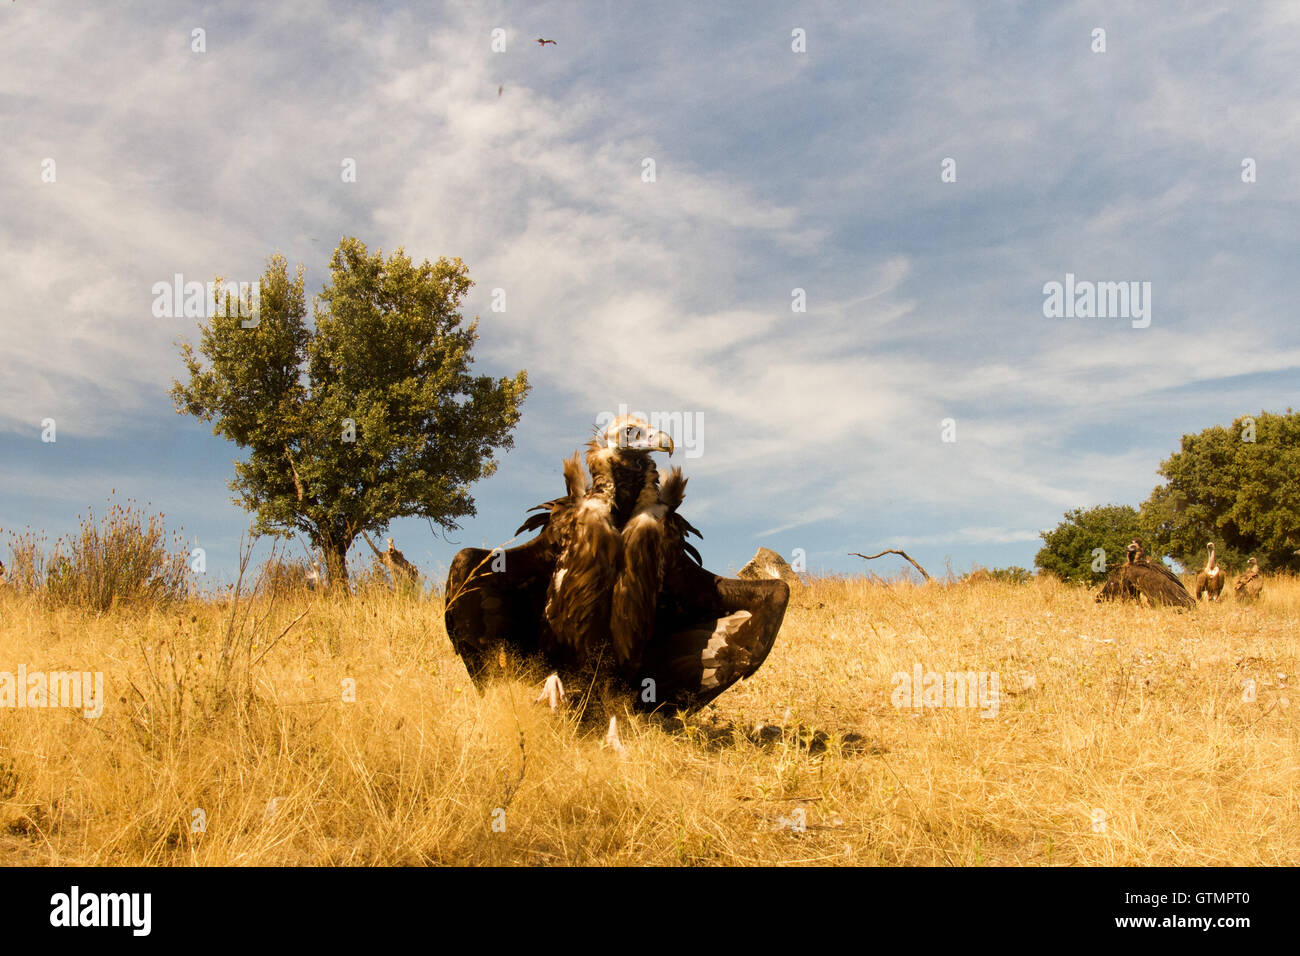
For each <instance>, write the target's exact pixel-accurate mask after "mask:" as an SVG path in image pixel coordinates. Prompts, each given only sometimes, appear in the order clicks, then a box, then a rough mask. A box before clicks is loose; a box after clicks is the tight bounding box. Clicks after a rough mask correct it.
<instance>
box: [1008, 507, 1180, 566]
mask: <svg viewBox="0 0 1300 956" xmlns="http://www.w3.org/2000/svg"><path fill="white" fill-rule="evenodd" d="M1140 522H1141V519H1140V517H1139V515H1138V511H1137V509H1136V508H1132V507H1130V506H1129V505H1102V506H1099V507H1096V508H1088V509H1086V510H1085V509H1083V508H1075V509H1073V510H1071V511H1067V512H1066V513H1065V520H1064V521H1062V522H1061V523H1060V524H1058V525H1057V526H1056V527H1055V528H1053V529H1052V530H1051V531H1044V532H1043V533H1042V538H1043V547H1042V549H1041V550H1040V551H1039V552H1038V554H1036V555H1035V556H1034V565H1035V566H1036V567H1038V568H1041V569H1042V570H1043V571H1045V572H1047V573H1049V574H1054V575H1056V576H1057V577H1058V578H1060V579H1061V580H1063V581H1071V582H1074V583H1083V584H1093V583H1097V582H1100V581H1101V580H1102V579H1103V578H1105V576H1106V574H1107V573H1109V571H1111V570H1112V569H1113V568H1114V567H1115V565H1116V564H1119V563H1122V562H1124V561H1126V560H1127V555H1126V551H1127V549H1128V545H1129V542H1130V541H1132V540H1133V539H1134V538H1136V537H1140V536H1141V534H1142V527H1141V523H1140ZM1143 544H1144V546H1145V545H1146V544H1147V542H1145V541H1144V542H1143ZM1096 548H1102V549H1103V551H1104V554H1103V555H1102V557H1103V558H1104V560H1105V564H1104V565H1102V564H1101V562H1099V561H1098V559H1097V555H1095V554H1094V550H1095V549H1096ZM1148 552H1149V554H1148V556H1151V557H1154V556H1155V554H1156V552H1153V551H1151V550H1150V549H1149V548H1148ZM1094 565H1096V566H1097V567H1098V568H1099V569H1098V570H1094Z"/></svg>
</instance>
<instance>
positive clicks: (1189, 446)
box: [1142, 408, 1300, 570]
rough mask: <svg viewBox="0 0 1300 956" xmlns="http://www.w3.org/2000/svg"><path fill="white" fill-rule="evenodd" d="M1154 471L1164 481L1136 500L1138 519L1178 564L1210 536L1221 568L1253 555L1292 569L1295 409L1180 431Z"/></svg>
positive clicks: (1297, 458) (1195, 555) (1296, 523)
mask: <svg viewBox="0 0 1300 956" xmlns="http://www.w3.org/2000/svg"><path fill="white" fill-rule="evenodd" d="M1160 474H1161V475H1162V476H1164V478H1165V479H1166V483H1165V484H1164V485H1160V486H1157V487H1156V488H1155V489H1154V490H1153V491H1152V492H1151V497H1150V498H1148V499H1147V500H1146V502H1144V503H1143V505H1142V520H1143V525H1144V526H1145V527H1147V528H1149V529H1150V530H1149V533H1150V536H1151V538H1152V539H1153V541H1155V542H1157V543H1159V544H1160V545H1161V546H1162V547H1164V548H1166V549H1167V550H1168V551H1169V553H1171V554H1172V555H1173V556H1174V558H1175V559H1176V560H1177V561H1179V563H1181V564H1182V565H1183V566H1184V567H1188V568H1193V567H1199V566H1200V565H1201V564H1202V563H1203V562H1204V560H1205V545H1206V543H1207V542H1208V541H1210V540H1211V539H1213V540H1214V542H1215V544H1216V545H1217V546H1218V558H1219V560H1220V561H1221V562H1222V563H1224V564H1226V565H1227V566H1229V567H1244V566H1245V564H1246V560H1247V558H1249V557H1251V556H1254V557H1255V558H1256V559H1257V560H1258V561H1259V563H1260V564H1261V566H1263V567H1266V568H1290V569H1292V570H1300V556H1297V555H1296V554H1295V551H1296V549H1297V548H1300V414H1298V413H1295V412H1293V411H1292V410H1291V409H1289V408H1288V409H1287V410H1286V413H1285V414H1283V415H1277V414H1271V413H1269V412H1260V413H1259V415H1257V416H1254V417H1242V418H1238V419H1236V420H1235V421H1234V422H1233V423H1232V427H1231V428H1223V427H1222V426H1216V427H1214V428H1207V429H1205V430H1204V431H1201V432H1199V433H1198V434H1195V435H1184V436H1183V440H1182V447H1181V449H1180V450H1179V451H1176V452H1174V453H1173V454H1172V455H1171V456H1169V458H1167V459H1166V460H1165V461H1164V462H1162V463H1161V465H1160Z"/></svg>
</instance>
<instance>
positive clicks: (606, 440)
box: [599, 415, 673, 458]
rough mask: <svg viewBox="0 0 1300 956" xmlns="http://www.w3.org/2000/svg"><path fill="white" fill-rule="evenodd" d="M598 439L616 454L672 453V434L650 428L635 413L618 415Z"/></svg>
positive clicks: (647, 423) (670, 455) (669, 455)
mask: <svg viewBox="0 0 1300 956" xmlns="http://www.w3.org/2000/svg"><path fill="white" fill-rule="evenodd" d="M599 441H600V443H601V444H602V445H604V446H605V447H606V448H607V449H609V450H610V451H612V452H614V453H615V454H618V455H628V454H633V455H648V454H650V453H651V452H652V451H666V452H668V457H669V458H671V457H672V455H673V438H672V436H671V435H669V434H668V433H667V432H661V431H660V430H659V429H657V428H651V427H650V424H649V422H646V421H645V420H643V419H640V418H637V417H636V416H635V415H620V416H618V418H616V419H614V420H613V421H612V422H610V423H609V426H608V427H607V428H606V429H605V434H604V435H602V436H601V437H600V439H599Z"/></svg>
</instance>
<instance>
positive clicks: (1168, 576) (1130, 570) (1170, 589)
mask: <svg viewBox="0 0 1300 956" xmlns="http://www.w3.org/2000/svg"><path fill="white" fill-rule="evenodd" d="M1144 597H1145V598H1146V599H1147V602H1148V603H1149V604H1151V605H1153V606H1159V605H1163V604H1171V605H1174V606H1175V607H1188V608H1190V607H1196V599H1195V598H1193V597H1192V596H1191V595H1190V594H1188V593H1187V588H1185V587H1183V582H1182V581H1180V580H1178V576H1177V575H1176V574H1174V572H1172V571H1170V570H1169V569H1168V568H1167V567H1165V566H1164V564H1162V563H1161V562H1159V561H1150V560H1148V559H1147V556H1146V553H1145V552H1144V551H1143V550H1142V542H1141V541H1139V540H1138V539H1137V538H1134V539H1133V540H1132V541H1131V542H1130V543H1129V546H1128V560H1127V562H1126V563H1125V564H1123V565H1121V566H1120V567H1118V568H1116V569H1115V570H1114V571H1112V572H1111V573H1110V577H1109V578H1107V579H1106V583H1105V585H1104V586H1103V587H1102V589H1101V591H1100V592H1099V593H1098V594H1097V600H1098V601H1135V602H1138V603H1141V601H1142V598H1144Z"/></svg>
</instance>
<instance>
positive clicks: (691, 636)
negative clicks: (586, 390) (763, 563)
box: [446, 416, 790, 712]
mask: <svg viewBox="0 0 1300 956" xmlns="http://www.w3.org/2000/svg"><path fill="white" fill-rule="evenodd" d="M656 451H667V452H669V453H671V451H672V441H671V439H670V438H668V436H666V435H663V434H661V433H660V432H658V431H656V430H655V429H652V428H651V427H650V426H649V425H648V424H646V423H645V422H644V421H641V420H639V419H635V418H632V417H631V416H623V417H620V418H618V419H615V421H614V422H613V423H611V424H610V426H609V428H607V429H606V430H605V432H604V434H603V435H601V436H599V437H598V438H597V439H596V440H594V441H593V442H591V443H590V444H589V446H588V449H587V467H588V470H589V472H590V476H591V480H590V481H588V480H587V476H585V475H584V474H583V470H582V466H581V464H580V463H579V460H578V456H577V455H574V456H573V457H572V458H570V459H568V460H567V461H566V462H565V463H564V478H565V486H566V491H567V493H566V494H565V495H564V496H563V497H561V498H556V499H555V500H553V501H548V502H546V503H544V504H541V505H538V506H537V507H536V508H533V509H530V510H533V511H537V512H539V513H538V514H534V515H531V516H529V517H528V518H527V520H525V521H524V523H523V525H522V526H521V527H520V528H519V530H518V531H516V532H515V534H516V535H518V534H522V533H523V532H525V531H537V532H539V533H538V534H537V536H536V537H534V538H533V539H532V540H530V541H528V542H526V543H525V544H522V545H520V546H518V547H514V548H507V549H505V550H500V551H488V550H485V549H481V548H466V549H464V550H462V551H461V552H460V553H458V554H457V555H456V557H455V559H454V560H453V561H452V566H451V571H450V573H449V575H448V578H447V592H446V601H447V610H446V624H447V634H448V636H449V637H450V638H451V642H452V646H453V647H454V649H455V650H456V653H458V654H459V655H460V656H461V658H462V659H463V660H464V662H465V666H466V668H467V669H468V670H469V673H470V676H471V677H472V678H473V680H474V682H475V684H476V685H477V686H478V687H479V689H480V690H481V689H482V688H483V687H484V686H485V684H486V683H487V681H488V680H489V679H490V677H491V676H492V671H493V667H494V666H496V665H498V663H499V660H500V655H501V652H502V650H503V648H509V649H511V650H513V651H514V652H515V653H517V654H519V655H521V656H525V657H529V656H534V655H540V656H541V657H542V658H543V659H544V660H545V662H546V663H547V665H548V666H549V667H551V668H553V669H554V670H556V671H557V672H558V673H560V674H563V675H566V679H569V678H572V677H575V676H577V675H578V674H580V673H581V674H584V675H587V674H599V676H600V677H601V678H609V679H612V680H613V681H614V682H615V683H616V685H617V689H618V691H619V692H620V693H626V694H627V695H628V696H629V698H630V699H629V702H630V703H631V704H633V706H635V707H636V708H637V709H640V710H656V709H658V708H660V707H667V708H668V709H669V711H670V712H671V711H675V710H677V709H681V710H687V711H689V710H693V709H695V708H698V707H701V706H703V705H705V704H707V703H708V702H709V701H711V700H713V699H714V698H715V697H717V696H718V695H719V694H721V693H722V692H723V691H725V690H726V689H727V688H728V687H730V686H731V685H732V684H734V683H736V681H738V680H741V679H742V678H746V677H749V676H750V675H751V674H753V673H754V672H755V671H756V670H757V669H758V668H759V666H760V665H761V664H762V663H763V661H764V659H766V657H767V655H768V653H769V652H770V651H771V649H772V645H773V644H774V643H775V641H776V636H777V633H778V631H779V630H780V627H781V621H782V619H783V617H784V616H785V609H786V605H787V603H788V602H789V598H790V589H789V587H788V586H787V585H786V584H785V583H784V582H783V581H776V580H767V581H741V580H737V579H729V578H723V577H720V576H718V575H716V574H714V573H712V572H711V571H707V570H705V569H704V567H703V566H702V565H701V564H700V555H699V552H698V551H697V550H696V549H695V548H694V547H693V546H692V545H691V544H690V543H689V542H688V541H687V540H686V539H687V536H688V535H690V534H695V535H697V536H698V535H699V531H697V530H696V529H695V528H694V527H693V526H692V525H691V524H690V522H688V521H687V520H686V519H685V517H683V516H682V515H681V514H679V513H678V508H679V507H680V505H681V503H682V500H683V497H684V495H685V489H686V479H685V478H684V477H682V474H681V470H680V469H677V468H674V469H672V471H671V472H670V473H669V474H668V476H667V477H666V478H665V479H664V481H663V483H662V485H660V482H659V476H658V471H657V470H656V469H655V466H654V463H653V461H652V460H651V457H650V456H651V454H652V453H653V452H656ZM585 681H586V677H585V676H584V682H585ZM549 686H550V684H549V682H548V687H549ZM561 692H562V691H561ZM556 697H557V693H556V688H554V687H551V689H550V691H549V692H548V691H544V692H543V698H544V699H550V700H552V701H554V700H555V699H556Z"/></svg>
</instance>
